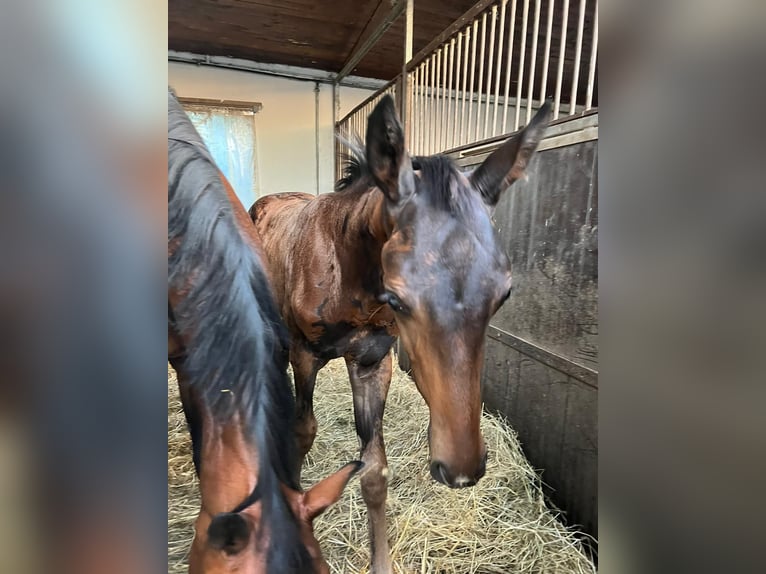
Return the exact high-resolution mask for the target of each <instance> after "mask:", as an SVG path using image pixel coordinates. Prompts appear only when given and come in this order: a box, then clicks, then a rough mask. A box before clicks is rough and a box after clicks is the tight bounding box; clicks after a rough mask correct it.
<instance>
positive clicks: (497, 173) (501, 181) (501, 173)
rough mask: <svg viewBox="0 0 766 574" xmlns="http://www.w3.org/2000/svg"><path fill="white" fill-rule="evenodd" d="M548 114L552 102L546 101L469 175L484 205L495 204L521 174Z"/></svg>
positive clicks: (537, 143) (544, 126)
mask: <svg viewBox="0 0 766 574" xmlns="http://www.w3.org/2000/svg"><path fill="white" fill-rule="evenodd" d="M550 115H551V103H550V101H547V102H545V104H544V105H543V107H541V108H540V109H539V110H538V112H537V113H536V114H535V117H534V118H532V121H531V122H529V125H527V127H525V128H524V129H523V130H522V131H521V132H520V133H518V134H516V135H515V136H514V137H512V138H509V139H508V140H507V141H506V142H505V143H504V144H503V145H501V146H500V147H499V148H498V149H496V150H495V151H494V152H492V153H491V154H490V156H489V157H488V158H487V159H485V160H484V163H482V164H481V165H480V166H479V167H478V168H476V170H475V171H474V172H473V173H472V174H471V176H470V180H471V184H472V185H473V187H474V188H475V189H476V190H478V191H479V193H481V196H482V198H483V199H484V202H485V203H486V204H488V205H491V206H494V205H496V204H497V202H498V200H499V199H500V194H501V193H502V192H503V191H505V190H506V189H508V188H509V187H510V186H511V184H512V183H513V182H514V181H516V180H517V179H519V178H521V177H523V176H524V170H525V169H526V167H527V164H528V163H529V160H530V159H531V158H532V156H533V155H534V153H535V151H536V150H537V146H538V145H539V143H540V140H541V139H542V137H543V133H544V132H545V128H546V127H547V126H548V120H549V119H550Z"/></svg>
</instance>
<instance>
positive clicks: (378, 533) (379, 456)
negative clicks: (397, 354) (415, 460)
mask: <svg viewBox="0 0 766 574" xmlns="http://www.w3.org/2000/svg"><path fill="white" fill-rule="evenodd" d="M346 367H347V368H348V374H349V378H350V379H351V388H352V391H353V395H354V420H355V422H356V432H357V435H359V439H360V441H361V445H362V455H361V458H362V461H363V462H364V469H363V470H362V474H361V482H362V498H364V502H365V505H366V506H367V525H368V528H369V533H370V553H371V556H370V562H371V564H372V568H371V570H370V572H371V574H390V573H391V572H392V569H391V551H390V549H389V546H388V536H387V534H386V496H387V495H388V466H387V461H386V448H385V445H384V444H383V409H384V408H385V406H386V396H387V395H388V387H389V385H390V384H391V353H387V354H386V356H385V357H383V359H381V360H380V361H379V362H377V363H374V364H372V365H363V364H361V363H359V361H357V360H355V359H354V358H353V357H346Z"/></svg>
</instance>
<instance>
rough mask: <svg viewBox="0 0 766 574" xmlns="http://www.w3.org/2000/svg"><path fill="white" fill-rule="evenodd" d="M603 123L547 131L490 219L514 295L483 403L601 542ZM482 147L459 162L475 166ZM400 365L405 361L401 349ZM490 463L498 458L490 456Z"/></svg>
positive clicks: (505, 310) (488, 359)
mask: <svg viewBox="0 0 766 574" xmlns="http://www.w3.org/2000/svg"><path fill="white" fill-rule="evenodd" d="M597 123H598V116H597V115H593V116H590V117H586V118H578V119H577V120H575V121H573V122H565V123H560V124H558V125H555V126H552V127H551V128H549V130H548V133H547V134H546V136H547V139H546V140H544V141H543V142H542V144H541V146H540V150H539V151H538V153H537V156H536V158H535V159H534V161H533V162H532V163H531V165H530V167H529V170H528V176H529V177H528V180H527V181H518V182H516V183H515V184H514V185H513V186H512V187H511V189H509V190H508V191H506V192H505V194H504V196H503V197H502V198H501V200H500V202H499V203H498V205H497V207H496V209H495V212H494V215H493V219H494V221H495V225H496V227H497V229H498V232H499V234H500V237H501V238H502V241H503V243H504V245H505V248H506V251H507V253H508V255H509V256H510V258H511V262H512V271H513V281H514V283H513V285H514V288H513V293H512V295H511V297H510V299H509V300H508V301H507V302H506V303H505V304H504V305H503V307H502V308H501V309H500V310H499V311H498V313H497V314H496V315H495V317H493V319H492V321H491V323H490V327H489V329H488V333H487V339H486V344H487V347H486V356H485V361H484V370H483V374H482V391H483V398H484V402H485V407H486V408H487V409H489V410H490V411H492V412H496V413H499V414H500V415H502V416H504V417H505V418H507V420H508V421H509V423H510V424H511V426H512V427H513V428H514V430H516V432H517V433H518V435H519V438H520V440H521V443H522V446H523V448H524V451H525V453H526V455H527V457H528V458H529V460H530V461H531V462H532V464H533V465H534V466H535V467H536V468H537V469H539V470H540V471H541V473H542V479H543V482H544V483H545V484H546V485H548V486H549V487H550V488H549V489H548V490H547V492H548V494H549V496H550V498H551V499H552V501H553V502H554V503H555V504H556V505H557V506H558V507H559V508H560V509H562V510H563V511H564V512H565V520H566V522H567V523H568V524H569V525H572V526H574V527H576V528H578V529H579V530H581V531H584V532H586V533H588V534H590V535H592V536H594V537H596V536H597V534H598V516H597V510H598V505H597V498H596V497H597V489H598V483H597V477H598V474H597V472H598V410H597V406H598V381H597V377H598V372H597V370H598V341H597V336H598V315H597V312H598V307H597V302H598V291H597V287H598V237H597V230H598V176H597V164H598V140H597V139H596V138H597V134H598V131H597V130H598V128H597ZM486 156H487V153H486V150H471V149H464V150H462V152H460V153H456V154H454V158H455V159H456V160H457V162H458V163H459V164H460V165H461V167H462V168H463V169H465V170H471V169H473V168H474V167H475V166H476V165H478V164H479V163H480V162H481V161H483V159H484V158H485V157H486ZM400 364H402V366H403V368H407V366H408V360H407V357H406V356H404V353H401V349H400ZM490 456H491V453H490Z"/></svg>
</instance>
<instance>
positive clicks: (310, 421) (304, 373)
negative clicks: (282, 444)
mask: <svg viewBox="0 0 766 574" xmlns="http://www.w3.org/2000/svg"><path fill="white" fill-rule="evenodd" d="M290 364H291V365H292V367H293V378H294V379H295V437H296V442H297V447H298V474H297V476H298V479H300V476H301V468H302V467H303V459H304V458H305V457H306V454H307V453H308V452H309V451H310V450H311V446H312V445H313V444H314V438H315V437H316V435H317V419H316V417H315V416H314V384H315V383H316V380H317V373H318V372H319V369H321V368H322V367H324V366H325V365H326V364H327V361H323V360H322V359H319V358H317V357H316V356H315V355H314V354H313V353H312V352H311V351H309V350H308V349H306V348H305V347H304V346H302V345H301V344H300V343H298V344H294V345H291V346H290Z"/></svg>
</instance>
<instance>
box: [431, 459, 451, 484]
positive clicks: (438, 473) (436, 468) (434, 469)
mask: <svg viewBox="0 0 766 574" xmlns="http://www.w3.org/2000/svg"><path fill="white" fill-rule="evenodd" d="M431 478H433V479H434V480H435V481H436V482H441V483H442V484H446V485H447V486H449V480H448V478H447V469H446V468H444V465H443V464H442V463H440V462H439V461H434V462H432V463H431Z"/></svg>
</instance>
